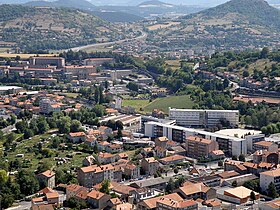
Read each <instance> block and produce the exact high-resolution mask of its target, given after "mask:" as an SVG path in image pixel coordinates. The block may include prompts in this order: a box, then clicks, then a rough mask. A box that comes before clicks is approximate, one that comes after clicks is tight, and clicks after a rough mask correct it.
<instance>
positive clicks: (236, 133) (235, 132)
mask: <svg viewBox="0 0 280 210" xmlns="http://www.w3.org/2000/svg"><path fill="white" fill-rule="evenodd" d="M215 133H216V134H221V135H226V136H232V137H238V138H241V137H242V136H243V137H244V136H246V135H248V134H249V133H250V135H257V134H261V133H262V132H261V131H258V130H247V129H239V128H237V129H223V130H219V131H217V132H215Z"/></svg>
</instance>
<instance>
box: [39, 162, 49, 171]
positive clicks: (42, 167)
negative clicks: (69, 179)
mask: <svg viewBox="0 0 280 210" xmlns="http://www.w3.org/2000/svg"><path fill="white" fill-rule="evenodd" d="M51 168H52V164H51V163H50V162H48V161H43V162H42V163H40V164H39V166H38V168H37V173H42V172H45V171H47V170H50V169H51Z"/></svg>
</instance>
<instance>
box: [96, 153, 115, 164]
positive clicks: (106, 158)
mask: <svg viewBox="0 0 280 210" xmlns="http://www.w3.org/2000/svg"><path fill="white" fill-rule="evenodd" d="M116 158H117V156H116V155H113V154H111V153H107V152H100V153H99V154H98V156H97V160H98V162H99V163H100V164H109V163H113V162H115V161H116Z"/></svg>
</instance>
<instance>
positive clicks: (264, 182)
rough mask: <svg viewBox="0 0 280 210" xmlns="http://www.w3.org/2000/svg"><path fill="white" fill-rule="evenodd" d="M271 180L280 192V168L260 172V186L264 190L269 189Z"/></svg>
mask: <svg viewBox="0 0 280 210" xmlns="http://www.w3.org/2000/svg"><path fill="white" fill-rule="evenodd" d="M271 182H272V183H273V184H274V185H275V187H276V190H277V192H278V193H280V168H279V169H276V170H272V171H265V172H262V173H260V187H261V190H262V192H266V191H267V190H268V186H269V184H270V183H271Z"/></svg>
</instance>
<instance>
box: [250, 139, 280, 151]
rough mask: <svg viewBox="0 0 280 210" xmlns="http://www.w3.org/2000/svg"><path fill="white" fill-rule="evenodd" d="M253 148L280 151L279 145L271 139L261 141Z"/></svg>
mask: <svg viewBox="0 0 280 210" xmlns="http://www.w3.org/2000/svg"><path fill="white" fill-rule="evenodd" d="M253 150H254V151H258V150H267V151H269V152H276V151H278V145H277V144H275V143H273V142H269V141H259V142H256V143H254V144H253Z"/></svg>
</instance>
